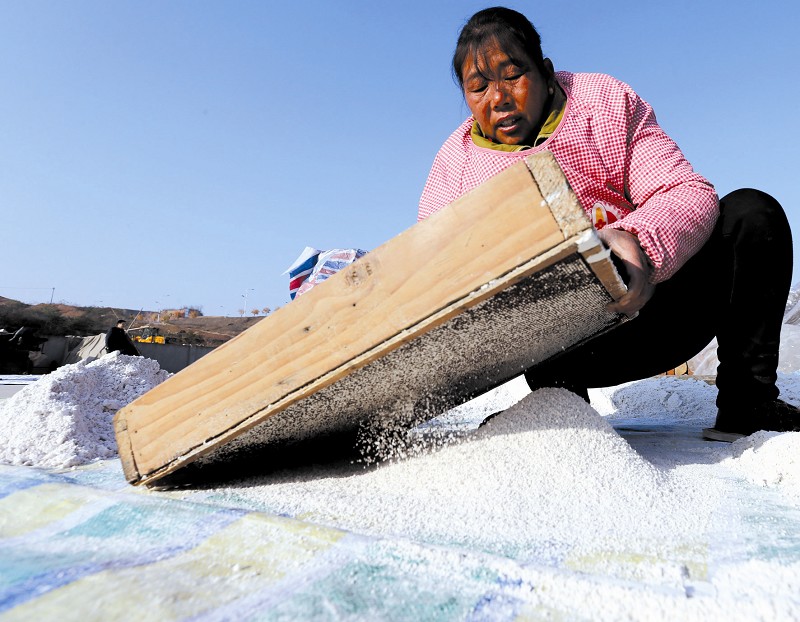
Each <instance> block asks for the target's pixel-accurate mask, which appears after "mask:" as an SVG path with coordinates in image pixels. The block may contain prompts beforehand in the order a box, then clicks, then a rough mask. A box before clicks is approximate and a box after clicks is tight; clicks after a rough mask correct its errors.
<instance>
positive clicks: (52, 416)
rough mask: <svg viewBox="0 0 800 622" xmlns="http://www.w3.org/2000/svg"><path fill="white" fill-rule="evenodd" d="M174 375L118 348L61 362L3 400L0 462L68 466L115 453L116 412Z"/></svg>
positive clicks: (0, 411)
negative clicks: (94, 356)
mask: <svg viewBox="0 0 800 622" xmlns="http://www.w3.org/2000/svg"><path fill="white" fill-rule="evenodd" d="M170 375H171V374H170V373H169V372H167V371H163V370H161V368H160V367H159V364H158V362H157V361H154V360H152V359H148V358H144V357H139V356H125V355H121V354H119V352H112V353H111V354H107V355H105V356H103V357H102V358H100V359H97V360H96V361H92V362H91V363H86V362H85V361H81V362H79V363H75V364H73V365H65V366H63V367H60V368H59V369H57V370H55V371H54V372H52V373H51V374H48V375H47V376H43V377H42V378H40V379H39V380H38V381H36V382H35V383H32V384H31V385H29V386H26V387H25V388H24V389H22V390H21V391H19V392H18V393H17V394H16V395H14V396H13V397H11V398H10V399H8V400H5V401H4V402H0V430H2V433H0V462H3V463H6V464H18V465H27V466H36V467H44V468H67V467H73V466H78V465H80V464H86V463H88V462H92V461H94V460H99V459H104V458H112V457H114V456H116V455H117V444H116V440H115V438H114V429H113V422H112V420H113V417H114V413H116V412H117V410H119V409H120V408H122V407H123V406H127V405H128V404H129V403H131V402H132V401H133V400H135V399H136V398H138V397H139V396H141V395H143V394H144V393H146V392H147V391H149V390H150V389H152V388H153V387H155V386H156V385H158V384H159V383H161V382H163V381H164V380H166V379H167V378H168V377H169V376H170Z"/></svg>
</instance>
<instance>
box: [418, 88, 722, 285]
mask: <svg viewBox="0 0 800 622" xmlns="http://www.w3.org/2000/svg"><path fill="white" fill-rule="evenodd" d="M556 78H557V79H558V82H559V84H561V86H562V88H563V89H564V92H565V93H566V94H567V107H566V110H565V113H564V118H563V120H562V121H561V124H560V125H559V126H558V128H557V129H556V131H555V132H554V133H553V135H552V136H551V137H550V138H548V139H547V140H546V141H545V142H544V143H542V144H541V145H539V146H537V147H534V148H532V149H527V150H525V151H519V152H514V153H507V152H502V151H494V150H492V149H485V148H483V147H478V146H476V145H475V144H474V143H473V142H472V139H471V137H470V130H471V129H472V123H473V120H472V118H469V119H467V120H466V121H464V123H462V124H461V126H460V127H459V128H458V129H457V130H456V131H455V132H453V134H452V135H451V136H450V138H448V139H447V141H446V142H445V143H444V145H443V146H442V148H441V149H440V150H439V153H438V154H437V155H436V159H435V160H434V162H433V167H432V168H431V172H430V174H429V176H428V181H427V183H426V184H425V189H424V190H423V193H422V198H421V199H420V203H419V219H420V220H422V219H424V218H427V217H428V216H430V215H431V214H433V213H434V212H436V211H438V210H440V209H442V208H443V207H444V206H446V205H448V204H449V203H451V202H452V201H454V200H455V199H457V198H458V197H460V196H461V195H463V194H465V193H466V192H469V191H470V190H472V189H473V188H475V187H476V186H478V185H480V184H481V183H483V182H484V181H486V180H487V179H489V178H490V177H492V176H494V175H496V174H497V173H499V172H500V171H502V170H503V169H505V168H508V167H509V166H511V165H512V164H514V163H515V162H517V161H519V160H520V159H522V158H525V157H527V156H529V155H531V154H532V153H536V152H537V151H541V150H545V149H546V150H548V151H550V152H552V154H553V155H554V156H555V158H556V160H557V161H558V163H559V164H560V165H561V168H562V169H563V170H564V174H565V175H566V177H567V180H568V181H569V183H570V185H571V186H572V189H573V190H574V191H575V193H576V195H577V196H578V199H579V201H580V202H581V205H582V206H583V208H584V209H585V210H586V212H587V214H588V215H589V217H590V218H591V220H592V222H593V223H594V225H595V227H596V228H598V229H600V228H602V227H604V226H609V227H613V228H619V229H624V230H626V231H629V232H630V233H633V234H635V235H636V236H637V237H638V238H639V243H640V244H641V246H642V248H643V249H644V251H645V252H646V253H647V256H648V257H649V258H650V261H651V263H652V265H653V272H652V276H651V280H652V282H654V283H658V282H660V281H664V280H666V279H668V278H669V277H670V276H672V275H673V274H675V272H677V270H678V269H679V268H680V267H681V266H682V265H683V264H684V263H685V262H686V260H687V259H689V257H691V256H692V255H693V254H694V253H696V252H697V251H698V250H699V249H700V248H701V247H702V246H703V244H705V242H706V241H707V240H708V238H709V236H710V235H711V230H712V229H713V227H714V223H715V222H716V220H717V216H718V214H719V207H718V199H717V194H716V192H715V191H714V187H713V186H712V185H711V184H710V183H709V182H708V181H707V180H706V179H705V178H703V177H702V176H701V175H698V174H697V173H695V172H694V170H693V169H692V166H691V164H689V162H688V161H687V160H686V158H684V156H683V154H682V153H681V151H680V149H678V146H677V145H676V144H675V143H674V142H673V140H672V139H671V138H670V137H669V136H667V135H666V133H665V132H664V131H663V130H662V129H661V128H660V127H659V125H658V123H657V122H656V117H655V114H654V113H653V109H652V108H651V107H650V105H649V104H648V103H647V102H645V101H644V100H643V99H641V98H640V97H639V96H638V95H636V93H635V92H634V91H633V90H632V89H631V88H630V87H629V86H628V85H627V84H625V83H623V82H620V81H618V80H616V79H614V78H612V77H610V76H606V75H602V74H572V73H567V72H558V73H556Z"/></svg>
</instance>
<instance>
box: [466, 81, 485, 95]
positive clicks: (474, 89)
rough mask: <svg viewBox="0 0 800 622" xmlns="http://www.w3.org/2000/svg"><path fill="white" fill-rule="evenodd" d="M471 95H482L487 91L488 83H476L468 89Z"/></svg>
mask: <svg viewBox="0 0 800 622" xmlns="http://www.w3.org/2000/svg"><path fill="white" fill-rule="evenodd" d="M467 90H468V91H469V92H470V93H482V92H483V91H485V90H486V82H474V83H472V84H470V85H469V86H468V87H467Z"/></svg>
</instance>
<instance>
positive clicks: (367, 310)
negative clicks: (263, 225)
mask: <svg viewBox="0 0 800 622" xmlns="http://www.w3.org/2000/svg"><path fill="white" fill-rule="evenodd" d="M623 292H624V285H623V284H622V282H621V280H620V279H619V276H618V275H617V274H616V271H615V270H614V268H613V265H612V263H611V261H610V260H609V258H608V253H607V251H605V250H604V249H603V247H602V245H601V244H600V242H599V240H598V239H597V237H596V235H595V234H594V232H593V230H592V228H591V224H590V223H589V221H588V219H587V218H586V216H585V215H584V212H583V210H582V209H581V207H580V205H579V204H578V202H577V200H576V198H575V196H574V194H573V193H572V191H571V190H570V188H569V186H568V184H567V182H566V179H565V178H564V176H563V174H562V173H561V171H560V169H559V167H558V165H557V163H556V162H555V160H554V158H553V157H552V155H550V154H548V153H543V154H537V155H534V156H531V157H529V158H527V159H526V160H525V161H523V162H519V163H518V164H516V165H514V166H512V167H511V168H509V169H507V170H506V171H504V172H503V173H501V174H500V175H497V176H496V177H494V178H493V179H491V180H489V181H488V182H486V183H485V184H483V185H482V186H480V187H479V188H477V189H475V190H473V191H472V192H470V193H468V194H467V195H465V196H463V197H461V198H460V199H458V200H457V201H455V202H454V203H452V204H451V205H449V206H448V207H447V208H445V209H443V210H441V211H440V212H437V213H436V214H434V215H433V216H431V217H430V218H428V219H427V220H425V221H423V222H420V223H418V224H416V225H414V226H413V227H411V228H410V229H408V230H406V231H405V232H403V233H401V234H400V235H398V236H396V237H395V238H393V239H391V240H390V241H388V242H387V243H385V244H383V245H382V246H380V247H379V248H377V249H375V250H373V251H372V252H370V253H369V254H368V255H366V256H365V257H363V258H361V259H360V260H358V261H357V262H356V263H355V264H353V265H352V266H351V267H350V268H348V269H346V270H343V271H342V272H340V273H338V274H336V275H334V276H333V277H331V278H330V279H328V280H327V281H325V282H324V283H322V284H320V285H318V286H317V287H315V288H314V289H312V290H310V291H309V292H308V293H306V294H305V295H303V296H301V297H299V298H297V299H295V300H294V301H293V302H292V303H290V304H289V305H287V306H285V307H283V308H281V309H279V310H278V311H276V312H275V313H274V314H273V315H271V316H269V317H267V318H265V319H264V320H262V321H261V322H259V323H258V324H256V325H255V326H253V327H252V328H250V329H249V330H247V331H245V332H244V333H242V334H241V335H239V336H238V337H236V338H235V339H233V340H231V341H230V342H228V343H226V344H224V345H223V346H221V347H219V348H218V349H216V350H215V351H214V352H211V353H210V354H208V355H206V356H205V357H203V358H202V359H200V360H199V361H197V362H196V363H194V364H193V365H191V366H189V367H187V368H186V369H185V370H183V371H181V372H179V373H178V374H176V375H175V376H173V377H172V378H170V379H169V380H167V381H166V382H164V383H163V384H161V385H160V386H158V387H156V388H155V389H153V390H152V391H150V392H148V393H147V394H145V395H144V396H142V397H141V398H139V399H138V400H136V401H135V402H133V403H132V404H130V405H129V406H128V407H126V408H124V409H122V410H121V411H120V412H119V413H118V414H117V416H116V417H115V422H114V423H115V430H116V434H117V439H118V444H119V448H120V457H121V459H122V463H123V467H124V470H125V474H126V477H127V478H128V481H130V482H132V483H153V482H156V481H157V480H159V479H160V478H163V477H164V476H166V475H168V474H170V473H172V472H174V471H176V470H178V469H180V468H182V467H184V466H186V465H188V464H190V463H192V462H195V461H214V460H224V459H226V457H227V456H230V455H232V454H234V453H236V452H241V451H253V450H259V451H269V448H270V447H271V446H275V445H277V444H280V443H287V442H292V441H296V440H302V439H305V438H309V437H312V436H315V435H322V434H330V433H332V432H337V431H340V430H346V429H352V428H354V427H356V426H358V425H361V424H363V423H364V422H365V421H366V422H369V420H370V419H371V418H374V417H383V416H391V414H387V413H392V412H395V411H397V410H398V409H401V407H402V408H408V407H409V405H411V408H413V409H415V410H416V411H418V412H424V414H425V416H430V417H433V416H435V415H436V414H439V412H441V411H442V410H443V409H444V408H446V407H449V406H452V405H455V404H457V403H459V402H461V401H464V400H465V399H468V398H469V397H472V396H473V395H476V394H479V393H481V392H483V391H485V390H488V389H490V388H492V387H494V386H496V385H497V384H499V383H501V382H503V381H505V380H507V379H509V378H511V377H513V376H515V375H517V374H519V373H520V372H522V371H523V370H524V369H526V368H528V367H530V366H531V365H534V364H535V363H537V362H540V361H542V360H544V359H546V358H548V357H550V356H553V355H555V354H557V353H558V352H560V351H562V350H563V349H565V348H568V347H570V346H573V345H575V344H576V343H579V342H581V341H584V340H586V339H588V338H590V337H591V336H593V335H595V334H597V333H599V332H602V331H604V330H606V329H608V328H609V327H611V326H613V325H615V324H616V323H618V322H619V321H620V320H621V318H620V317H619V316H615V315H612V314H609V313H607V312H606V311H605V310H604V307H605V305H606V304H607V303H608V302H609V301H610V300H611V299H612V298H618V297H619V296H620V295H621V294H622V293H623ZM437 411H438V412H437Z"/></svg>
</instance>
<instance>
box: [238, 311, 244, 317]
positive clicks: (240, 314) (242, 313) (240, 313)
mask: <svg viewBox="0 0 800 622" xmlns="http://www.w3.org/2000/svg"><path fill="white" fill-rule="evenodd" d="M239 316H240V317H244V309H239Z"/></svg>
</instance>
